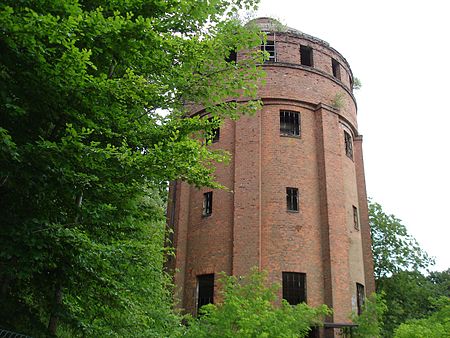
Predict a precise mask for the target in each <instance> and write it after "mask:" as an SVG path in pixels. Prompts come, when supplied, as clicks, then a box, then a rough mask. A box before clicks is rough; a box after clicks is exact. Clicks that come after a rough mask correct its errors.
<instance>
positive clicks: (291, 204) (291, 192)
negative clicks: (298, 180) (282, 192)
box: [286, 188, 298, 211]
mask: <svg viewBox="0 0 450 338" xmlns="http://www.w3.org/2000/svg"><path fill="white" fill-rule="evenodd" d="M286 204H287V210H289V211H298V189H297V188H286Z"/></svg>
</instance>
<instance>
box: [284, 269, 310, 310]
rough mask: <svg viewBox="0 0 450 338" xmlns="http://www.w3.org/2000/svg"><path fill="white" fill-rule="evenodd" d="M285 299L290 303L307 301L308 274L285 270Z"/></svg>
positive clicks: (295, 303)
mask: <svg viewBox="0 0 450 338" xmlns="http://www.w3.org/2000/svg"><path fill="white" fill-rule="evenodd" d="M282 277H283V299H286V300H287V302H288V303H289V304H290V305H297V304H300V303H302V302H305V303H306V274H305V273H300V272H283V273H282Z"/></svg>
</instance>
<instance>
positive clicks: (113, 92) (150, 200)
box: [0, 0, 262, 337]
mask: <svg viewBox="0 0 450 338" xmlns="http://www.w3.org/2000/svg"><path fill="white" fill-rule="evenodd" d="M255 3H256V2H255V1H253V0H244V1H240V0H211V1H202V0H197V1H195V0H168V1H153V0H120V1H104V0H56V1H50V2H49V1H43V2H42V1H27V0H24V1H19V2H18V1H13V0H6V1H3V2H2V3H1V5H0V55H1V59H0V117H1V118H0V121H1V125H0V136H1V139H0V194H1V199H0V210H2V212H1V216H0V218H1V219H0V223H1V224H2V226H1V227H0V239H1V242H0V304H2V306H1V307H0V325H1V326H4V327H7V328H10V329H14V330H18V331H22V332H24V333H28V334H31V335H33V336H35V337H43V336H46V337H47V336H52V335H55V334H58V335H59V334H62V333H63V332H66V333H67V332H68V334H69V333H70V334H71V335H78V336H80V335H83V336H102V337H107V336H120V337H124V336H133V337H135V336H140V335H144V336H147V337H151V336H161V335H168V334H169V333H170V328H176V327H177V325H176V323H177V319H176V318H175V316H174V315H173V313H172V312H171V309H170V301H169V297H170V296H169V294H168V291H167V290H168V288H167V276H166V275H164V273H163V272H162V264H163V255H164V249H163V238H164V207H163V205H164V198H165V195H166V188H167V187H166V182H167V181H169V180H175V179H183V180H185V181H187V182H189V183H192V184H194V185H197V186H205V185H207V186H217V184H216V183H214V177H213V172H214V169H213V168H214V166H213V165H212V163H213V162H215V161H223V160H224V159H225V158H226V156H224V154H222V153H221V152H214V151H211V150H210V149H209V148H208V146H207V143H202V142H201V140H200V139H199V138H193V137H192V136H193V135H194V136H195V135H200V136H201V135H205V133H206V134H208V133H211V131H212V129H213V128H215V127H217V124H218V123H220V120H221V119H222V118H224V117H230V116H231V117H236V116H237V113H236V112H240V113H251V112H253V111H255V110H256V109H257V108H258V103H257V102H255V101H249V102H246V103H239V104H237V103H236V102H229V101H228V102H227V99H229V98H231V97H236V96H241V95H243V96H245V97H249V98H251V97H254V96H255V92H256V88H257V83H256V82H257V81H256V80H257V79H258V78H259V77H260V76H261V74H262V73H261V72H262V71H261V70H260V69H259V68H257V67H256V64H257V63H259V62H261V61H262V56H261V55H260V54H261V53H260V52H259V53H258V52H256V51H255V53H248V55H247V57H246V58H245V59H244V60H239V61H238V62H226V61H225V60H226V57H227V56H228V55H229V53H230V51H231V50H235V49H247V50H252V47H254V46H257V45H259V44H260V41H261V36H260V35H259V33H257V32H256V31H254V30H252V29H250V28H248V27H243V26H242V25H241V23H240V22H239V21H237V20H234V19H232V16H233V15H235V13H236V12H237V11H238V10H240V9H242V8H247V9H249V8H251V7H253V6H254V5H255ZM222 18H226V19H225V20H222ZM185 103H191V104H197V105H203V106H204V107H205V112H206V113H208V114H209V115H212V116H215V117H216V118H215V119H213V120H209V119H207V118H201V117H198V116H197V117H194V118H189V119H187V118H185V117H186V114H187V111H186V108H185V105H184V104H185ZM160 109H164V110H166V111H168V112H169V115H168V116H166V117H162V116H161V114H159V113H158V111H159V110H160Z"/></svg>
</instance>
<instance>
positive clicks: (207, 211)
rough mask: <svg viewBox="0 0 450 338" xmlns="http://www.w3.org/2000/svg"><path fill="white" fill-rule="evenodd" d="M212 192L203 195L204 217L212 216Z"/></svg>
mask: <svg viewBox="0 0 450 338" xmlns="http://www.w3.org/2000/svg"><path fill="white" fill-rule="evenodd" d="M212 198H213V193H212V191H208V192H205V193H204V194H203V216H210V215H211V214H212Z"/></svg>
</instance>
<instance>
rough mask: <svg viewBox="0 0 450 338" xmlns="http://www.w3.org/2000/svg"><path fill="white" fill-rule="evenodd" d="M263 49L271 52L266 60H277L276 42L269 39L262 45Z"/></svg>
mask: <svg viewBox="0 0 450 338" xmlns="http://www.w3.org/2000/svg"><path fill="white" fill-rule="evenodd" d="M261 50H262V51H265V52H267V53H269V59H268V60H266V62H276V51H275V42H274V41H271V40H268V41H267V42H266V43H265V44H262V45H261Z"/></svg>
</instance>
